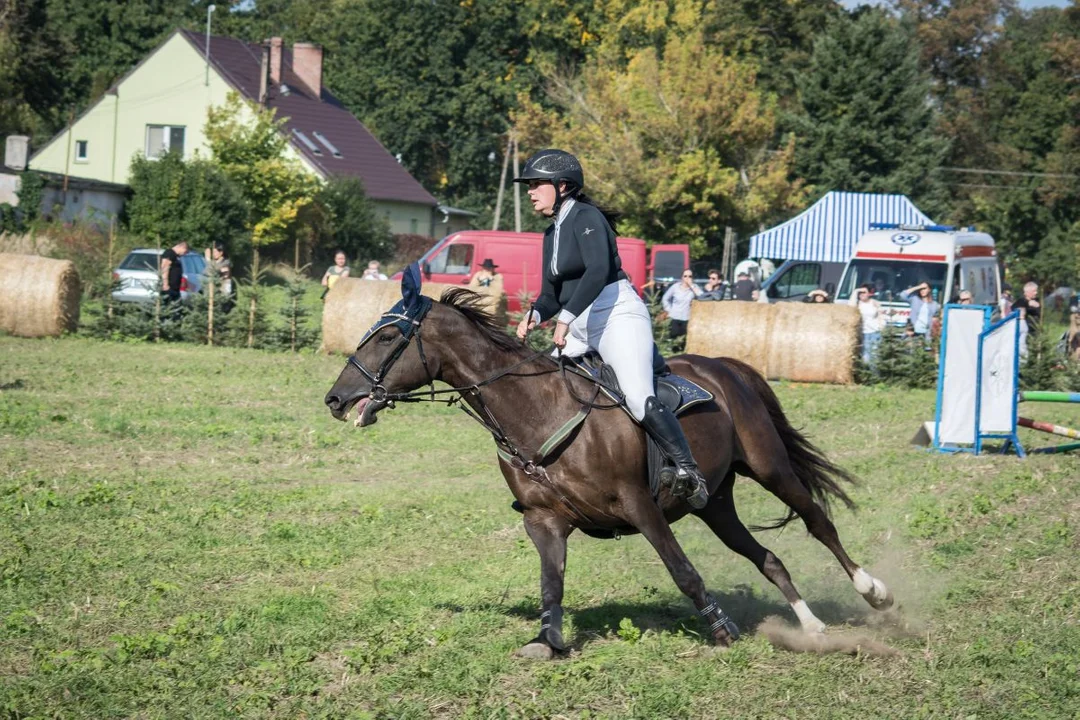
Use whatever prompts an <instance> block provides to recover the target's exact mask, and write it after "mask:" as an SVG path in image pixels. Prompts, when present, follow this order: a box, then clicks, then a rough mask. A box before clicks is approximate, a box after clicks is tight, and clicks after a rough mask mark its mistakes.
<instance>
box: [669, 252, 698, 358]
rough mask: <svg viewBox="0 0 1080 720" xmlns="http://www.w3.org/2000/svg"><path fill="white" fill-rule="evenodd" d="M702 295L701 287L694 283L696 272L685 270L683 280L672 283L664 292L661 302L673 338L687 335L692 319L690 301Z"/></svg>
mask: <svg viewBox="0 0 1080 720" xmlns="http://www.w3.org/2000/svg"><path fill="white" fill-rule="evenodd" d="M700 295H701V288H699V287H698V286H697V285H695V284H694V273H692V272H690V270H689V269H687V270H684V271H683V274H682V282H678V283H672V285H671V287H669V288H668V289H667V292H665V293H664V297H663V298H661V300H660V304H661V305H663V306H664V310H665V311H666V312H667V314H668V317H669V318H671V326H670V329H669V331H668V334H669V336H670V337H671V339H672V340H675V339H677V338H681V337H683V336H684V335H686V323H687V322H689V321H690V302H691V301H692V300H694V299H695V298H697V297H698V296H700Z"/></svg>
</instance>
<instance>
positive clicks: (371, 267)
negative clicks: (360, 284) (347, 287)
mask: <svg viewBox="0 0 1080 720" xmlns="http://www.w3.org/2000/svg"><path fill="white" fill-rule="evenodd" d="M379 268H380V265H379V261H378V260H372V261H371V262H369V263H368V264H367V270H365V271H364V274H363V275H361V276H360V279H361V280H385V279H386V275H384V274H383V272H382V270H380V269H379Z"/></svg>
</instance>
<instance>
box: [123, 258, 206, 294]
mask: <svg viewBox="0 0 1080 720" xmlns="http://www.w3.org/2000/svg"><path fill="white" fill-rule="evenodd" d="M161 253H162V251H161V250H158V249H157V248H138V249H136V250H132V251H131V252H129V253H128V254H127V257H125V258H124V260H123V262H121V263H120V266H119V267H118V268H116V270H114V271H113V284H114V287H115V289H114V290H113V294H112V298H113V300H115V301H116V302H147V301H149V300H153V299H154V294H155V293H156V292H157V289H158V287H159V286H160V275H159V273H158V268H159V267H160V266H161ZM180 264H181V265H183V267H184V276H183V277H182V278H181V280H180V300H181V301H187V300H188V299H189V298H190V297H191V296H192V295H193V294H195V293H197V292H199V291H200V290H201V289H202V277H203V272H205V270H206V260H205V259H204V258H203V256H202V255H199V254H198V253H193V252H189V253H187V254H185V255H181V256H180Z"/></svg>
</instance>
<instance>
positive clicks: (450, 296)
mask: <svg viewBox="0 0 1080 720" xmlns="http://www.w3.org/2000/svg"><path fill="white" fill-rule="evenodd" d="M439 302H441V303H442V304H443V305H449V306H450V307H452V308H454V309H456V310H457V311H458V312H460V313H461V314H462V315H464V316H465V319H466V320H468V321H469V322H471V323H472V324H473V325H475V326H476V329H477V330H479V331H480V334H481V335H483V336H484V337H486V338H487V339H488V340H489V341H491V344H492V345H494V346H496V347H497V348H499V349H500V350H506V351H509V352H516V353H520V352H521V351H522V350H524V349H525V346H524V345H522V344H521V342H520V341H518V340H517V339H516V338H514V337H512V336H511V335H509V334H508V333H507V332H506V329H505V328H503V327H502V324H501V323H500V322H499V321H498V320H497V319H496V318H495V317H494V316H493V315H492V314H491V313H490V312H488V310H487V304H488V299H487V297H486V296H484V295H481V294H479V293H475V292H473V291H472V290H469V289H468V288H459V287H453V288H447V289H446V290H443V294H442V297H440V298H439Z"/></svg>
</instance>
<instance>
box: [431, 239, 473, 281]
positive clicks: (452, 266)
mask: <svg viewBox="0 0 1080 720" xmlns="http://www.w3.org/2000/svg"><path fill="white" fill-rule="evenodd" d="M472 256H473V246H472V245H467V244H464V243H462V244H461V245H447V246H446V247H445V248H443V250H442V252H440V253H439V254H438V255H436V256H435V257H434V258H433V259H432V261H431V272H433V273H441V274H447V275H468V274H469V269H470V268H471V267H472Z"/></svg>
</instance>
